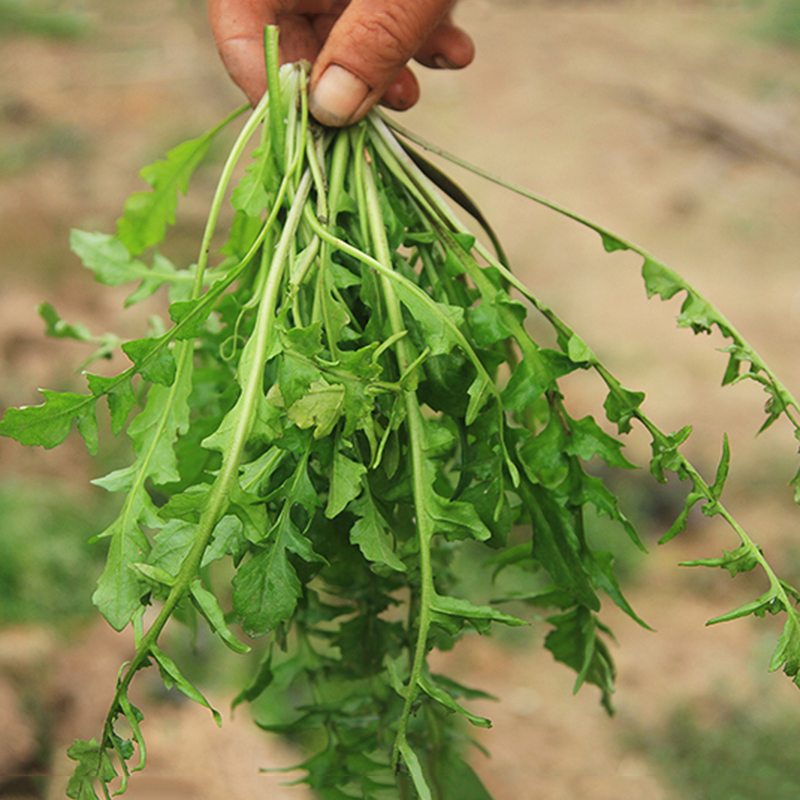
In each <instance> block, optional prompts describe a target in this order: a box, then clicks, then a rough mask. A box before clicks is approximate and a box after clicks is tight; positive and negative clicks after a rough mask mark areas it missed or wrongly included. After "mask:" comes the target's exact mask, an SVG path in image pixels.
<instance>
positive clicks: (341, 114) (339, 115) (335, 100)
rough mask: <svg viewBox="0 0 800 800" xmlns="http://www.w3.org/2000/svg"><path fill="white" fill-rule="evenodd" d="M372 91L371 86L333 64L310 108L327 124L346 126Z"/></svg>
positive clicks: (323, 77)
mask: <svg viewBox="0 0 800 800" xmlns="http://www.w3.org/2000/svg"><path fill="white" fill-rule="evenodd" d="M369 91H370V89H369V86H367V84H366V83H364V81H362V80H361V78H359V77H358V76H357V75H354V74H353V73H352V72H350V70H348V69H345V68H344V67H340V66H339V65H338V64H331V65H330V66H329V67H327V69H326V70H325V72H323V73H322V77H321V78H320V79H319V80H318V81H317V85H316V86H315V87H314V91H313V93H312V95H311V97H309V100H308V103H309V109H310V111H311V113H312V114H313V115H314V116H315V117H316V118H317V120H319V121H320V122H321V123H322V124H323V125H337V126H338V125H346V124H347V123H348V122H349V120H350V118H351V117H352V116H353V114H355V113H356V111H358V109H359V107H360V106H361V104H362V103H363V102H364V100H365V99H366V97H367V95H368V94H369Z"/></svg>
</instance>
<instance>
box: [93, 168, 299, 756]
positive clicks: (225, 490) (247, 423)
mask: <svg viewBox="0 0 800 800" xmlns="http://www.w3.org/2000/svg"><path fill="white" fill-rule="evenodd" d="M310 183H311V178H310V174H309V173H306V175H305V176H304V177H303V180H302V181H301V183H300V186H299V188H298V191H297V194H296V196H295V202H294V203H293V205H292V209H291V211H290V213H289V216H288V218H287V221H286V226H285V227H284V229H283V232H282V234H281V238H280V241H279V243H278V246H277V248H276V250H275V255H274V257H273V259H272V262H271V264H270V266H269V277H268V280H267V282H266V285H265V289H264V294H263V297H262V299H261V301H260V304H259V309H258V316H257V319H256V325H255V329H254V331H253V335H252V337H251V339H250V341H249V342H248V344H250V343H253V346H252V358H251V359H250V363H249V370H248V373H247V374H246V375H244V376H242V394H241V396H240V399H239V402H238V403H237V406H236V410H237V414H238V419H237V425H236V428H235V431H234V434H233V439H232V444H231V447H230V449H229V450H228V451H227V452H226V453H225V454H224V455H223V461H222V467H221V469H220V471H219V473H218V475H217V477H216V479H215V480H214V483H213V484H212V486H211V489H210V490H209V497H208V502H207V504H206V506H205V508H204V510H203V513H202V515H201V517H200V521H199V522H198V525H197V531H196V533H195V538H194V542H193V544H192V547H191V549H190V550H189V553H188V554H187V556H186V558H185V560H184V561H183V563H182V564H181V568H180V571H179V572H178V575H177V577H176V579H175V584H174V585H173V587H172V588H171V589H170V592H169V594H168V595H167V598H166V600H165V601H164V604H163V605H162V607H161V609H160V611H159V613H158V616H157V617H156V619H155V621H154V622H153V624H152V625H151V626H150V628H149V629H148V631H147V633H145V635H144V636H143V637H142V639H141V642H140V644H139V647H138V648H137V653H136V655H135V656H134V658H133V660H132V661H131V663H130V664H129V665H128V667H127V669H126V670H125V673H124V674H123V675H122V677H121V678H120V680H119V681H118V684H117V690H116V692H115V695H114V701H113V703H112V706H111V709H110V711H109V714H108V716H107V718H106V722H105V726H104V730H103V739H102V742H103V744H105V743H106V742H108V741H109V740H110V738H111V733H112V729H113V723H114V719H115V718H116V716H117V713H118V709H119V707H120V700H119V698H120V697H122V696H124V695H126V694H127V690H128V687H129V685H130V682H131V680H132V678H133V676H134V674H135V673H136V672H138V670H139V669H141V668H142V667H143V666H144V665H145V662H146V661H147V660H148V658H149V656H150V651H151V649H152V648H153V646H155V644H156V642H157V640H158V637H159V635H160V634H161V631H162V630H163V629H164V626H165V625H166V624H167V621H168V620H169V618H170V617H171V616H172V612H173V611H174V610H175V607H176V606H177V605H178V603H179V602H180V601H181V600H182V599H183V597H184V596H185V595H186V593H187V592H188V590H189V587H190V585H191V583H192V581H193V580H194V578H195V577H196V576H197V573H198V570H199V568H200V563H201V561H202V558H203V553H204V552H205V549H206V547H207V546H208V542H209V540H210V539H211V534H212V532H213V530H214V528H215V527H216V525H217V523H218V522H219V520H220V519H221V518H222V517H223V516H224V514H225V511H226V510H227V508H228V504H229V502H230V501H229V498H230V494H231V488H232V486H233V485H234V483H235V482H236V481H237V480H238V476H239V465H240V462H241V458H242V454H243V452H244V448H245V445H246V444H247V441H248V437H249V434H250V431H251V429H252V425H253V418H254V413H253V412H254V409H255V405H256V401H257V398H258V394H259V392H263V371H264V361H265V358H266V355H267V353H269V350H270V347H271V343H272V338H273V332H274V324H275V309H276V308H277V303H278V297H279V294H280V286H281V281H282V278H283V272H284V266H285V264H286V260H287V256H288V252H289V247H290V244H291V242H292V239H293V238H294V234H295V231H296V230H297V225H298V223H299V221H300V218H301V214H302V210H303V207H304V206H305V203H306V200H307V198H308V192H309V189H310ZM243 358H244V355H243Z"/></svg>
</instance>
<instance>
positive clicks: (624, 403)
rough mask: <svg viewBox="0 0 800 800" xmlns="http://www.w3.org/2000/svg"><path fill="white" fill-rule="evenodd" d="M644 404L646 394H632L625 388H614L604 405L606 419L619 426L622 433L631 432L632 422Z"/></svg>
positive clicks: (617, 386) (616, 386)
mask: <svg viewBox="0 0 800 800" xmlns="http://www.w3.org/2000/svg"><path fill="white" fill-rule="evenodd" d="M643 402H644V392H632V391H631V390H630V389H626V388H625V387H624V386H621V385H619V384H616V385H615V386H613V387H612V388H611V389H610V391H609V393H608V396H607V397H606V399H605V402H604V403H603V408H604V409H605V411H606V417H608V419H609V421H610V422H614V423H616V425H617V429H618V430H619V432H620V433H628V432H629V431H630V430H631V420H632V419H634V418H635V416H636V413H637V412H638V410H639V406H640V405H641V404H642V403H643Z"/></svg>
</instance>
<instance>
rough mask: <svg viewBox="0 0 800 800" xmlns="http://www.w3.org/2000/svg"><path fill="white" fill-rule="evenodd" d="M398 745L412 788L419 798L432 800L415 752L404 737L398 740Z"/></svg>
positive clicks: (420, 799)
mask: <svg viewBox="0 0 800 800" xmlns="http://www.w3.org/2000/svg"><path fill="white" fill-rule="evenodd" d="M398 745H399V749H400V754H401V755H402V756H403V761H404V762H405V764H406V767H407V768H408V772H409V774H410V775H411V780H412V781H413V783H414V788H415V789H416V790H417V794H418V795H419V800H433V796H432V795H431V790H430V787H429V786H428V782H427V781H426V780H425V776H424V775H423V773H422V767H421V766H420V763H419V759H418V758H417V754H416V753H415V752H414V751H413V750H412V749H411V746H410V745H409V744H408V742H407V741H406V739H405V737H403V738H402V739H401V740H400V741H399V742H398Z"/></svg>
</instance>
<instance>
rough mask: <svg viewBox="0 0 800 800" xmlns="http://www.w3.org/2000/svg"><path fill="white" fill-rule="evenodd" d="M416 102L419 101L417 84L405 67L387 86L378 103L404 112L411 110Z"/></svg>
mask: <svg viewBox="0 0 800 800" xmlns="http://www.w3.org/2000/svg"><path fill="white" fill-rule="evenodd" d="M417 100H419V83H418V82H417V79H416V78H415V77H414V73H413V72H412V71H411V70H410V69H409V68H408V67H405V68H404V69H403V70H402V72H401V73H400V74H399V75H398V76H397V77H396V78H395V79H394V81H392V83H390V84H389V87H388V88H387V89H386V91H385V92H384V93H383V96H382V97H381V99H380V103H381V105H384V106H388V107H389V108H393V109H394V110H395V111H405V110H406V109H407V108H411V106H413V105H414V104H415V103H416V102H417Z"/></svg>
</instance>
